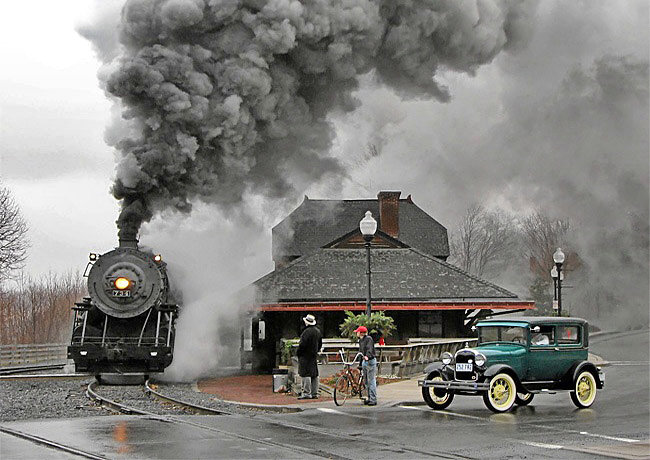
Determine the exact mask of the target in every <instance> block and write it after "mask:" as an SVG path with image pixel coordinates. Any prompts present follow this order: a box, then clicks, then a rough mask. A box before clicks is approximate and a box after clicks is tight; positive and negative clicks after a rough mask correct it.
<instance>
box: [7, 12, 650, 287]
mask: <svg viewBox="0 0 650 460" xmlns="http://www.w3.org/2000/svg"><path fill="white" fill-rule="evenodd" d="M100 3H101V2H100ZM113 10H114V11H119V9H115V8H113ZM94 11H95V10H94V3H92V2H88V1H85V0H79V1H72V0H69V1H64V2H50V1H36V2H10V3H7V4H6V5H4V7H3V14H2V17H1V18H0V38H1V40H0V62H2V63H3V65H2V70H1V71H0V88H1V93H0V117H1V118H0V129H1V132H0V135H1V138H0V151H1V153H2V162H1V165H0V167H1V169H0V171H1V177H2V181H3V183H4V185H6V186H8V187H9V188H10V189H11V190H12V192H13V193H14V195H15V197H16V199H17V201H18V202H19V204H20V206H21V208H22V211H23V213H24V215H25V217H26V219H27V220H28V222H29V225H30V234H29V237H30V240H31V242H32V247H31V251H30V257H29V260H28V262H27V270H28V271H29V272H30V273H32V274H36V275H38V274H41V273H44V272H47V271H49V270H52V271H55V272H62V271H65V270H69V269H83V267H84V266H85V263H86V260H87V259H86V258H87V254H88V252H90V251H99V252H104V251H106V250H109V249H110V248H112V247H113V246H115V245H116V242H117V238H116V227H115V223H114V222H115V220H116V218H117V215H118V205H117V203H116V201H115V200H114V199H113V198H112V197H111V195H110V193H109V188H110V186H111V183H112V179H113V177H114V175H115V153H114V152H113V150H112V149H111V148H109V147H108V146H107V145H106V144H105V143H104V140H103V139H104V130H105V128H106V126H107V125H108V124H109V121H110V119H111V106H112V104H111V102H109V101H108V99H107V98H106V97H105V95H104V93H103V91H102V90H100V88H99V83H98V78H97V72H98V69H99V67H100V62H99V60H98V59H97V58H96V56H95V54H94V51H93V48H92V46H91V44H90V43H89V42H88V41H87V40H86V39H84V38H83V37H82V36H81V35H80V34H79V33H78V32H77V31H76V30H77V29H78V28H79V26H80V25H83V24H86V23H87V22H88V21H89V18H90V17H91V16H92V15H93V12H94ZM532 26H533V30H532V36H531V39H530V41H529V43H527V44H526V45H525V46H523V47H522V48H521V49H519V50H516V51H508V52H502V53H500V54H499V55H497V57H496V58H495V59H494V60H493V61H492V62H491V63H488V64H485V65H483V66H481V67H480V68H479V69H478V71H477V72H476V74H475V75H473V76H471V75H467V74H464V73H457V72H452V71H444V72H442V73H441V74H440V75H439V77H438V80H439V81H441V82H443V83H444V84H446V85H447V86H448V88H449V90H450V93H451V100H450V102H448V103H441V102H438V101H435V100H429V99H420V100H403V99H402V98H401V97H399V96H397V95H396V94H395V93H394V92H393V91H392V90H390V89H387V88H385V87H378V86H377V85H376V84H375V83H373V80H372V79H371V78H368V79H367V80H366V81H364V83H363V84H362V88H361V90H360V91H359V92H358V94H357V97H358V98H359V99H360V101H361V102H362V104H361V106H360V107H359V108H358V109H357V110H355V111H354V112H353V113H349V114H346V115H338V116H337V115H334V116H333V118H332V122H333V123H334V124H335V126H336V127H337V139H336V140H335V145H334V154H335V155H336V156H337V157H338V158H339V159H341V161H342V162H343V163H344V164H345V165H346V166H347V167H348V170H349V175H350V177H349V178H348V179H343V178H337V179H332V178H329V179H327V180H324V181H322V182H320V183H315V184H311V183H305V184H304V189H305V190H304V192H305V193H307V194H308V195H309V196H310V197H312V198H373V197H375V195H376V193H377V191H379V190H386V189H390V190H402V191H403V193H404V195H407V194H412V195H413V200H414V201H415V202H416V203H417V204H419V205H420V206H421V207H422V208H424V209H425V210H426V211H428V212H429V213H430V214H432V215H433V216H434V217H435V218H437V219H438V220H439V221H441V222H442V223H443V224H444V225H447V226H448V227H451V225H452V224H453V222H454V221H455V219H457V218H458V216H459V214H460V213H461V212H462V211H464V209H465V208H466V207H467V206H468V205H469V204H470V203H471V202H473V201H482V202H484V203H486V204H488V205H493V206H500V207H503V208H506V209H511V210H514V211H517V212H525V211H527V210H530V209H535V208H537V207H540V206H541V207H544V206H549V207H552V209H554V210H556V211H558V213H560V214H562V213H565V214H566V213H570V212H575V213H578V212H579V209H577V207H576V206H574V204H575V203H574V204H571V203H570V201H571V200H572V198H571V196H567V193H569V195H571V194H572V193H575V196H576V197H577V196H580V197H581V198H580V199H582V200H585V202H586V203H591V204H593V206H592V207H590V209H599V206H602V207H605V208H608V209H609V208H611V207H612V206H615V205H616V203H617V202H618V201H619V200H623V199H624V198H623V197H627V198H626V200H629V199H632V201H634V197H636V201H635V202H634V203H633V206H634V207H635V210H634V211H633V212H637V211H636V210H638V212H640V213H641V217H642V218H645V219H646V220H647V200H648V197H647V192H648V140H647V139H648V130H647V107H648V101H647V96H648V93H647V86H648V81H647V75H648V74H647V62H648V30H649V24H648V2H647V1H643V0H642V1H631V0H620V1H612V0H602V1H595V0H594V1H584V2H579V1H575V0H566V1H551V0H547V1H546V0H545V1H542V2H541V3H540V4H539V7H538V9H537V13H536V16H535V18H534V21H533V24H532ZM622 58H625V59H627V60H626V61H620V60H617V59H622ZM644 69H645V70H644ZM639 79H640V80H639ZM620 82H622V85H623V86H624V87H622V88H618V87H617V84H618V83H620ZM637 86H638V88H637ZM617 88H618V89H617ZM630 88H631V89H630ZM643 88H645V92H644V90H643ZM610 96H611V97H610ZM608 98H610V99H608ZM612 98H616V100H614V101H613V102H612V100H613V99H612ZM583 106H584V107H587V108H586V109H584V110H582V109H580V107H583ZM612 107H613V108H612ZM615 114H619V115H615ZM626 117H630V118H629V119H628V118H626ZM617 119H619V120H618V121H619V122H625V125H624V126H632V128H630V131H629V132H624V133H622V130H621V129H619V128H618V127H616V126H614V125H616V121H617ZM550 120H555V121H554V122H550ZM576 120H577V121H576ZM574 122H575V123H576V124H575V126H574V125H572V123H574ZM594 126H596V127H597V128H598V131H599V133H600V134H599V133H597V132H593V127H594ZM606 126H611V127H612V128H611V129H612V132H615V133H618V134H614V135H610V133H608V132H607V128H605V127H606ZM623 131H624V130H623ZM603 132H607V136H602V134H603ZM602 137H605V138H606V139H603V138H602ZM558 139H560V140H558ZM368 142H372V143H375V144H376V145H377V146H378V147H379V151H380V155H379V156H378V157H375V158H370V159H368V158H367V157H366V155H364V150H365V146H366V144H367V143H368ZM606 142H611V143H612V145H609V146H608V147H607V149H605V150H604V151H603V152H599V153H597V154H596V155H595V156H594V155H591V153H590V152H592V151H593V150H594V149H595V150H598V148H599V146H602V145H603V143H606ZM565 147H566V148H565ZM592 147H593V148H592ZM559 150H562V151H561V152H560V151H559ZM587 150H588V151H587ZM531 152H532V153H531ZM613 162H616V164H617V166H615V167H613V166H612V164H613ZM608 165H609V166H608ZM594 168H595V169H594ZM612 169H613V170H615V171H614V175H616V176H617V177H619V178H620V177H629V181H625V182H626V184H632V185H629V186H627V188H625V187H623V186H622V185H621V181H620V179H616V180H613V182H612V184H613V185H612V187H614V189H616V190H618V192H612V193H614V194H615V193H619V195H618V196H615V197H614V198H612V199H611V201H608V199H607V198H606V197H602V196H599V194H601V195H602V194H607V193H609V192H603V190H609V188H608V187H609V185H608V183H606V182H605V183H603V184H601V185H600V186H595V185H594V184H590V180H591V179H592V178H594V177H597V178H600V176H599V174H600V173H599V172H598V171H600V172H602V171H603V170H608V171H610V170H612ZM594 171H596V172H595V173H594ZM608 174H609V173H607V174H606V173H604V172H602V178H603V181H607V177H609V175H608ZM625 175H627V176H625ZM575 178H578V179H575ZM616 184H618V186H617V185H616ZM610 185H611V184H610ZM562 187H567V190H572V191H573V192H567V193H564V192H563V193H562V194H561V195H556V192H557V191H558V190H559V189H561V188H562ZM616 187H618V188H616ZM623 189H624V190H623ZM601 192H602V193H601ZM631 197H632V198H631ZM299 201H300V198H299V197H292V198H291V199H289V200H287V201H283V202H282V203H275V204H274V203H273V202H271V203H269V202H268V201H265V200H255V199H251V200H250V202H249V203H248V206H249V207H250V208H251V209H253V210H256V212H258V213H259V215H260V218H259V222H260V223H261V224H260V225H259V226H254V225H252V224H251V225H250V226H248V227H247V228H246V229H245V231H242V229H241V225H242V224H241V221H239V220H236V219H235V220H233V219H229V218H228V216H222V215H221V214H219V213H218V212H217V211H216V210H214V209H212V208H210V207H209V206H198V207H197V208H196V209H195V211H194V212H193V214H192V215H191V216H190V217H187V216H180V217H179V216H166V219H165V220H163V219H154V221H153V222H152V223H150V224H148V225H146V226H145V228H144V229H143V230H142V234H141V241H142V242H143V243H145V244H151V245H153V246H155V247H156V249H157V250H160V251H161V252H163V253H166V254H169V256H168V260H170V258H171V260H174V259H176V262H177V264H178V265H180V268H179V270H181V271H186V272H189V273H194V272H195V271H196V270H197V269H198V268H199V267H200V269H202V270H215V272H221V270H223V266H224V262H225V263H227V265H228V268H229V273H228V275H227V276H224V277H223V279H224V280H222V281H221V282H222V283H223V284H224V285H228V284H232V283H233V282H236V281H239V282H241V283H245V282H247V281H250V280H252V279H255V278H256V277H258V276H261V275H263V274H264V273H266V272H267V271H269V270H270V269H271V268H272V264H271V260H270V226H271V225H273V224H275V223H276V222H277V220H278V219H279V218H281V217H282V216H283V215H285V214H286V213H287V212H288V211H290V210H291V208H292V206H295V205H297V204H298V203H299ZM558 201H567V203H565V204H563V205H557V204H558V203H557V202H558ZM575 201H576V200H575V199H573V202H575ZM550 202H554V204H553V205H551V204H550ZM555 205H557V206H555ZM644 206H645V210H644ZM628 211H629V210H628ZM628 211H626V212H628ZM630 212H632V211H630ZM628 214H629V212H628ZM360 217H362V216H360ZM612 218H616V217H612ZM579 219H581V220H582V221H583V222H584V224H585V225H592V226H594V227H597V226H599V225H602V222H594V221H593V220H590V219H589V216H586V215H585V216H579ZM217 240H219V241H218V242H217ZM208 249H209V250H208ZM208 259H210V260H208ZM197 260H201V263H198V262H197ZM188 261H190V262H188ZM202 279H203V278H202Z"/></svg>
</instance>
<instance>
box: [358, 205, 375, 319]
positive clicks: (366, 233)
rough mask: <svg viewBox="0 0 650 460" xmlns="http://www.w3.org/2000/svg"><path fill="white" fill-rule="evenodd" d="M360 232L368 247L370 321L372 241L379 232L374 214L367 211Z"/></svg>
mask: <svg viewBox="0 0 650 460" xmlns="http://www.w3.org/2000/svg"><path fill="white" fill-rule="evenodd" d="M359 230H361V234H362V235H363V239H364V241H365V247H366V275H367V276H368V286H367V287H368V290H367V295H366V315H368V319H370V313H371V312H372V307H371V293H370V242H371V241H372V239H373V237H374V236H375V232H376V231H377V221H376V220H375V219H373V217H372V213H371V212H370V211H366V216H365V217H364V218H363V219H361V221H360V222H359Z"/></svg>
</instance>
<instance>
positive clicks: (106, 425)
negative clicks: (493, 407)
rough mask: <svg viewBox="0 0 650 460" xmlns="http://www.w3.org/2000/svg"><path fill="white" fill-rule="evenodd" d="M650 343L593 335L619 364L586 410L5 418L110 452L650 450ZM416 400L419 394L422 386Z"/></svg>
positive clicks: (23, 451)
mask: <svg viewBox="0 0 650 460" xmlns="http://www.w3.org/2000/svg"><path fill="white" fill-rule="evenodd" d="M648 346H649V343H648V333H647V332H646V333H642V334H638V333H637V334H628V335H619V336H610V337H608V338H603V339H601V340H596V339H595V338H594V340H592V350H593V351H594V352H595V353H597V354H599V355H601V356H603V357H605V358H606V359H608V360H611V361H612V366H610V367H608V368H607V369H606V373H607V386H606V389H605V390H604V391H600V392H599V394H598V397H597V400H596V402H595V404H594V405H593V406H592V408H590V409H583V410H577V409H576V408H575V406H573V404H572V402H571V400H570V398H569V395H568V394H567V393H558V394H556V395H536V396H535V400H534V401H533V402H532V404H531V405H530V406H527V407H520V408H517V409H515V410H514V411H512V412H511V413H507V414H492V413H491V412H489V411H488V410H487V409H486V408H485V407H484V405H483V402H482V399H481V398H480V397H456V399H454V402H453V403H452V405H451V406H450V407H449V408H448V409H447V410H445V411H437V412H434V411H432V410H430V409H429V408H428V407H426V406H423V405H406V404H400V405H397V406H392V407H391V406H382V407H374V408H369V407H365V406H361V405H358V404H348V403H346V405H345V406H343V407H336V406H334V404H333V403H331V402H330V403H328V404H322V405H321V404H319V405H318V407H313V408H309V409H307V410H305V411H303V412H300V413H293V414H260V415H252V416H246V415H236V416H175V417H172V418H169V419H168V420H167V421H161V420H156V419H151V418H147V417H133V416H108V417H106V416H105V417H91V418H85V419H68V420H45V421H43V420H39V421H23V422H13V423H9V422H3V423H2V426H4V427H9V428H12V429H15V430H19V431H22V432H25V433H31V434H35V435H38V436H40V437H42V438H47V439H52V440H55V441H57V442H59V443H61V444H66V445H70V446H73V447H75V448H77V449H80V450H82V451H84V452H89V453H92V454H95V455H98V456H100V457H105V458H188V457H191V458H298V457H300V458H314V457H321V458H322V457H329V458H337V457H338V458H355V459H357V458H373V459H376V458H391V459H392V458H396V459H399V458H425V457H428V458H562V459H565V458H576V459H587V458H628V459H641V458H650V448H649V446H648V445H647V444H646V443H647V440H648V438H649V436H650V435H649V431H650V426H649V424H650V411H649V408H648V389H649V388H650V382H649V376H648V371H649V368H648ZM399 385H402V384H401V383H400V384H399ZM414 385H415V383H414ZM402 386H404V385H402ZM380 390H381V388H380ZM407 393H408V392H407V390H405V393H404V394H405V395H406V396H408V394H407ZM380 398H381V392H380ZM410 399H411V400H412V402H413V403H418V404H419V403H420V397H419V389H417V388H416V387H414V388H413V392H412V393H411V397H410ZM7 439H9V440H7ZM0 440H1V441H2V447H1V449H2V450H1V451H0V452H1V453H2V458H3V459H5V458H7V459H13V458H48V456H47V455H43V452H45V451H44V448H43V447H41V446H39V445H37V444H33V443H30V442H27V441H22V440H18V439H10V438H8V437H7V435H5V434H2V437H1V438H0ZM47 450H49V449H46V451H47ZM50 458H53V457H50ZM58 458H60V457H58Z"/></svg>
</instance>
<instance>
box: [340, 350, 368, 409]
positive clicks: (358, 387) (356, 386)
mask: <svg viewBox="0 0 650 460" xmlns="http://www.w3.org/2000/svg"><path fill="white" fill-rule="evenodd" d="M339 354H340V355H341V362H342V363H343V365H344V367H343V374H342V375H341V376H340V377H339V378H338V379H336V384H335V385H334V404H336V405H337V406H342V405H343V404H345V401H346V400H347V399H348V398H349V397H350V396H357V395H358V396H359V399H363V392H364V391H365V390H366V379H365V378H364V377H363V372H362V371H361V362H359V366H358V367H357V368H356V369H352V365H353V364H355V363H356V362H357V359H358V358H359V357H363V355H362V354H361V353H357V354H356V356H355V357H354V359H353V360H352V361H350V362H346V361H345V356H344V354H343V350H340V351H339ZM355 371H356V372H355Z"/></svg>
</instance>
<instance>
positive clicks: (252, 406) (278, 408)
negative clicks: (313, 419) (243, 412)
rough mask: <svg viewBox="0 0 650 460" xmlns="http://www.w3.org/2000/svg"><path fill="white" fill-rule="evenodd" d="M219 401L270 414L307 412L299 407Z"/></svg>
mask: <svg viewBox="0 0 650 460" xmlns="http://www.w3.org/2000/svg"><path fill="white" fill-rule="evenodd" d="M219 401H220V402H222V403H224V404H229V405H232V406H237V407H240V408H242V409H257V410H265V411H270V412H280V413H292V412H302V411H304V410H305V409H304V408H302V407H297V406H280V405H276V404H256V403H246V402H240V401H229V400H227V399H220V400H219Z"/></svg>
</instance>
